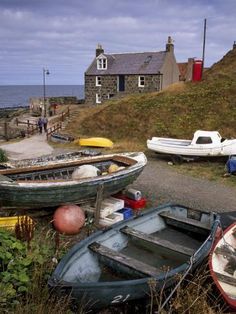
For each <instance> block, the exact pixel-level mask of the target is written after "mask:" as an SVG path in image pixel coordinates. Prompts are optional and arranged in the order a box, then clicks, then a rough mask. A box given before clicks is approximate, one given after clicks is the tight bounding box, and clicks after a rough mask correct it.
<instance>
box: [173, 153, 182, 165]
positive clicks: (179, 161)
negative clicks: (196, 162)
mask: <svg viewBox="0 0 236 314" xmlns="http://www.w3.org/2000/svg"><path fill="white" fill-rule="evenodd" d="M171 160H172V162H173V164H175V165H179V164H182V162H183V157H182V156H181V155H173V156H172V157H171Z"/></svg>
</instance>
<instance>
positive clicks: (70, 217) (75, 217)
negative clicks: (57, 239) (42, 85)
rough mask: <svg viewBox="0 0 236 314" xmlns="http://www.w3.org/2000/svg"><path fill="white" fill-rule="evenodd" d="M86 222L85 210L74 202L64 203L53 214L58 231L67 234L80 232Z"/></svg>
mask: <svg viewBox="0 0 236 314" xmlns="http://www.w3.org/2000/svg"><path fill="white" fill-rule="evenodd" d="M84 223H85V215H84V212H83V210H82V209H81V208H80V207H79V206H77V205H74V204H70V205H63V206H60V207H58V208H57V209H56V211H55V213H54V215H53V225H54V227H55V229H56V230H57V231H59V232H60V233H63V234H67V235H73V234H77V233H79V231H80V229H81V228H82V227H83V225H84Z"/></svg>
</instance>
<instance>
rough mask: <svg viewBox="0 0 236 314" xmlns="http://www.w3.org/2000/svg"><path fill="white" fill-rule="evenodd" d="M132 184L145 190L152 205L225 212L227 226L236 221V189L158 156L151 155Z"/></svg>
mask: <svg viewBox="0 0 236 314" xmlns="http://www.w3.org/2000/svg"><path fill="white" fill-rule="evenodd" d="M235 180H236V177H235ZM132 187H133V188H136V189H138V190H140V191H142V193H143V195H145V196H146V197H147V198H148V200H150V202H151V203H152V204H153V205H160V204H163V203H166V202H170V203H178V204H181V205H185V206H188V207H191V208H196V209H197V208H198V209H202V210H206V211H215V212H218V213H222V222H223V224H224V225H225V226H226V225H228V224H229V223H230V222H231V221H232V220H236V189H235V188H233V187H227V186H225V185H223V184H220V183H217V182H214V181H209V180H207V179H201V178H194V177H191V176H188V175H184V174H180V173H178V172H176V170H175V169H174V167H173V166H169V165H168V164H167V162H166V161H163V160H160V159H158V158H157V157H156V156H153V157H148V164H147V166H146V168H145V169H144V171H143V172H142V174H141V175H140V176H139V178H138V179H137V180H136V182H134V184H133V185H132Z"/></svg>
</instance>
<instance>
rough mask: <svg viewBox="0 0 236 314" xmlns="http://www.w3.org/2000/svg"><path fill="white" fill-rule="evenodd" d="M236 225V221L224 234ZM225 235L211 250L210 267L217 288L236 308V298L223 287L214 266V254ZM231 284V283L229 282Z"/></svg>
mask: <svg viewBox="0 0 236 314" xmlns="http://www.w3.org/2000/svg"><path fill="white" fill-rule="evenodd" d="M235 227H236V222H234V223H232V224H230V225H229V226H228V227H227V228H226V229H225V230H224V231H223V236H224V235H225V234H226V233H228V232H229V231H230V230H231V229H233V228H235ZM223 236H222V237H220V238H218V239H217V241H215V243H214V245H213V247H212V250H211V254H210V256H209V268H210V274H211V276H212V278H213V281H214V283H215V284H216V286H217V288H218V289H219V291H220V293H221V295H222V296H223V298H224V299H225V300H226V302H227V303H228V304H229V305H230V306H231V307H233V308H234V309H235V308H236V299H234V298H233V297H231V296H230V295H229V294H227V293H226V292H225V291H224V289H223V288H222V286H221V284H220V280H219V279H218V277H217V275H216V274H215V271H214V267H213V255H214V254H216V253H215V249H216V248H217V247H218V245H219V244H220V243H221V241H222V239H223ZM229 285H230V284H229Z"/></svg>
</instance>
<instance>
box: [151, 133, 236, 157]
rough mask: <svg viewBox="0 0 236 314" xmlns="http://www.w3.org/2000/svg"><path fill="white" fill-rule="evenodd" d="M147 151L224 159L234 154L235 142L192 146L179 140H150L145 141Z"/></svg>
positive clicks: (228, 141)
mask: <svg viewBox="0 0 236 314" xmlns="http://www.w3.org/2000/svg"><path fill="white" fill-rule="evenodd" d="M147 147H148V149H150V150H152V151H154V152H157V153H159V154H166V155H178V156H186V157H226V156H229V155H232V154H234V153H235V154H236V141H235V140H226V143H222V144H220V145H213V144H204V145H192V144H191V141H188V140H179V139H168V138H166V139H164V138H155V137H154V138H152V139H151V140H147Z"/></svg>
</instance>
